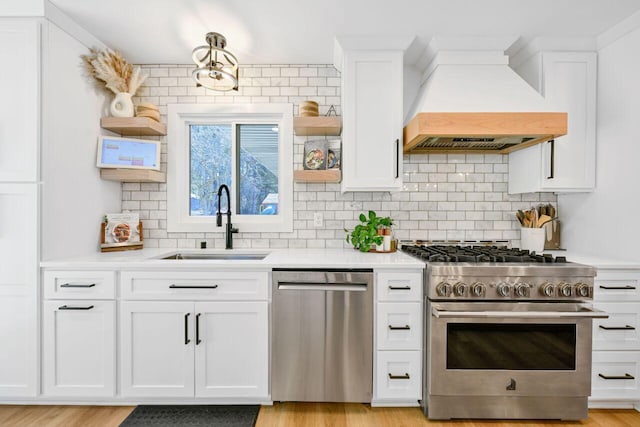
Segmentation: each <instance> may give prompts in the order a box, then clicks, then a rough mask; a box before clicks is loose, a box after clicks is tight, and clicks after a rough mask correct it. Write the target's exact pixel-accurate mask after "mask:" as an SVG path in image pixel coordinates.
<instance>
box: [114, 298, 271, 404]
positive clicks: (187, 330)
mask: <svg viewBox="0 0 640 427" xmlns="http://www.w3.org/2000/svg"><path fill="white" fill-rule="evenodd" d="M120 334H121V383H122V384H121V388H122V395H123V396H124V397H193V396H195V397H219V398H225V397H229V398H245V397H246V398H267V397H268V395H269V391H268V372H269V371H268V369H269V365H268V360H269V359H268V357H269V353H268V306H267V302H245V301H243V302H227V301H225V302H195V303H194V302H174V301H171V302H169V301H166V302H165V301H163V302H147V301H123V302H121V304H120Z"/></svg>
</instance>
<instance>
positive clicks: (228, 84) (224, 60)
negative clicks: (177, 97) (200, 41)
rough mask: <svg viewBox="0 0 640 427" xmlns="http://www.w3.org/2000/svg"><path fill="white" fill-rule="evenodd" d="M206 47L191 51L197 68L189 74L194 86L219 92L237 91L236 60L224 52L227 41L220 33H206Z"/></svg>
mask: <svg viewBox="0 0 640 427" xmlns="http://www.w3.org/2000/svg"><path fill="white" fill-rule="evenodd" d="M205 39H206V41H207V45H206V46H204V45H203V46H198V47H196V48H195V49H193V53H192V58H193V62H195V64H196V66H197V68H196V69H195V70H193V72H192V73H191V77H193V79H194V80H195V81H196V86H198V87H200V86H203V87H206V88H207V89H212V90H216V91H220V92H226V91H229V90H238V59H237V58H236V57H235V56H234V55H233V54H232V53H231V52H229V51H228V50H225V47H226V45H227V39H226V38H225V37H224V36H223V35H222V34H220V33H207V35H206V37H205Z"/></svg>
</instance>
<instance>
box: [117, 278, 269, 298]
mask: <svg viewBox="0 0 640 427" xmlns="http://www.w3.org/2000/svg"><path fill="white" fill-rule="evenodd" d="M268 287H269V273H268V272H266V271H264V272H231V271H225V272H189V271H178V272H175V271H168V272H151V271H134V272H122V276H121V292H122V293H121V295H122V298H123V299H128V300H182V301H186V300H188V301H193V300H221V301H230V300H266V299H267V296H268V293H269V292H268Z"/></svg>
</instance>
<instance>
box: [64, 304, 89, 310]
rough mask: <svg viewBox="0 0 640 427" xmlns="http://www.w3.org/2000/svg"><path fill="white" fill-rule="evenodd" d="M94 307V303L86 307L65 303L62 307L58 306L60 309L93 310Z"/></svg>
mask: <svg viewBox="0 0 640 427" xmlns="http://www.w3.org/2000/svg"><path fill="white" fill-rule="evenodd" d="M92 308H93V306H92V305H89V306H86V307H78V306H69V305H63V306H62V307H58V310H91V309H92Z"/></svg>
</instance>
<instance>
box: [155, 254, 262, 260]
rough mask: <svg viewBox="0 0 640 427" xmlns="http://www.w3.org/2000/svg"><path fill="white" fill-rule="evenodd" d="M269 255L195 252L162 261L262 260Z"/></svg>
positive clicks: (172, 255) (167, 257)
mask: <svg viewBox="0 0 640 427" xmlns="http://www.w3.org/2000/svg"><path fill="white" fill-rule="evenodd" d="M267 255H268V254H242V253H229V254H220V253H218V254H212V253H202V254H199V253H193V252H176V253H174V254H171V255H168V256H164V257H162V258H161V259H175V260H194V259H195V260H198V259H199V260H261V259H264V258H265V257H266V256H267Z"/></svg>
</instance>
